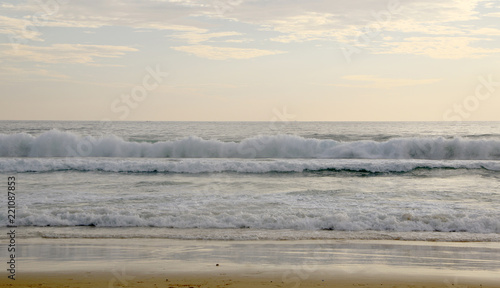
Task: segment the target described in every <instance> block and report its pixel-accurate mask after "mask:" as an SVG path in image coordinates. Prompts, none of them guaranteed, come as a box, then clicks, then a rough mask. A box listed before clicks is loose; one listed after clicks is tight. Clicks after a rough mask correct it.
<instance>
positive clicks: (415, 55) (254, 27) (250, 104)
mask: <svg viewBox="0 0 500 288" xmlns="http://www.w3.org/2000/svg"><path fill="white" fill-rule="evenodd" d="M0 64H1V65H0V93H1V94H0V99H1V103H0V104H1V105H0V119H2V120H22V119H25V120H102V119H110V120H130V121H132V120H150V121H162V120H165V121H169V120H181V121H182V120H196V121H205V120H207V121H226V120H232V121H240V120H248V121H270V120H274V119H276V117H277V115H278V114H283V113H286V114H289V115H288V117H289V118H290V119H292V118H293V119H294V120H297V121H385V120H388V121H401V120H404V121H406V120H409V121H412V120H415V121H420V120H424V121H441V120H466V121H472V120H500V112H499V111H500V1H489V0H484V1H483V0H469V1H467V0H442V1H434V0H399V1H397V0H351V1H336V0H286V1H285V0H203V1H202V0H140V1H139V0H126V1H118V0H99V1H97V0H86V1H82V0H71V1H70V0H36V1H35V0H30V1H22V0H15V1H9V0H8V1H2V4H0ZM277 111H278V112H279V113H278V112H277ZM285 111H286V112H285Z"/></svg>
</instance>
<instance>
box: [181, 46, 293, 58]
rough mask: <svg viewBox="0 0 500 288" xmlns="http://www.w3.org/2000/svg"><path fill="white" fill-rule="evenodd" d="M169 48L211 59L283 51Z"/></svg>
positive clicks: (261, 54) (195, 47)
mask: <svg viewBox="0 0 500 288" xmlns="http://www.w3.org/2000/svg"><path fill="white" fill-rule="evenodd" d="M171 48H172V49H174V50H177V51H182V52H186V53H190V54H194V55H196V56H198V57H200V58H206V59H211V60H227V59H250V58H255V57H261V56H268V55H276V54H282V53H285V52H284V51H271V50H261V49H251V48H234V47H215V46H208V45H191V46H177V47H171Z"/></svg>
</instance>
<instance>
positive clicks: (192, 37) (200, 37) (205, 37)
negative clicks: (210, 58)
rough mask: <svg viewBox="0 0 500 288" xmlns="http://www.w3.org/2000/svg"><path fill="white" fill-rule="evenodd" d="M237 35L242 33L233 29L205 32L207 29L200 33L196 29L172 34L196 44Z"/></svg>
mask: <svg viewBox="0 0 500 288" xmlns="http://www.w3.org/2000/svg"><path fill="white" fill-rule="evenodd" d="M239 35H243V34H241V33H238V32H234V31H228V32H214V33H207V31H202V32H201V33H200V32H199V31H196V32H187V33H182V34H174V35H173V37H174V38H177V39H180V40H184V41H186V42H188V43H189V44H198V43H200V42H205V41H209V40H211V39H213V38H223V37H229V36H239Z"/></svg>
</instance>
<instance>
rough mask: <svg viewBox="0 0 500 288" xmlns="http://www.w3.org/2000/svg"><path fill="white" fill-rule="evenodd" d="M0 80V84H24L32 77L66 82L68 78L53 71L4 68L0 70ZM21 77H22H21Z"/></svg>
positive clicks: (32, 68)
mask: <svg viewBox="0 0 500 288" xmlns="http://www.w3.org/2000/svg"><path fill="white" fill-rule="evenodd" d="M0 75H1V77H0V78H1V80H0V82H6V83H12V82H25V81H26V79H33V78H34V77H36V78H40V79H43V80H44V81H46V80H56V81H57V80H67V79H69V77H68V76H67V75H64V74H60V73H58V72H55V71H49V70H47V69H43V68H38V67H23V68H20V67H6V66H2V67H1V68H0ZM21 76H22V77H21Z"/></svg>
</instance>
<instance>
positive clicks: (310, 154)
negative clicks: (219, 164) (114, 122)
mask: <svg viewBox="0 0 500 288" xmlns="http://www.w3.org/2000/svg"><path fill="white" fill-rule="evenodd" d="M0 157H120V158H137V157H144V158H322V159H432V160H500V141H499V140H491V139H490V140H478V139H476V140H469V139H462V138H455V139H445V138H395V139H391V140H388V141H385V142H376V141H355V142H339V141H335V140H319V139H309V138H303V137H299V136H293V135H274V136H258V137H253V138H247V139H244V140H242V141H241V142H222V141H218V140H205V139H202V138H199V137H196V136H192V137H188V138H184V139H178V140H172V141H163V142H156V143H146V142H129V141H125V140H123V139H121V138H119V137H117V136H114V135H107V136H103V137H91V136H87V137H82V136H77V135H75V134H73V133H69V132H61V131H58V130H52V131H49V132H46V133H43V134H41V135H39V136H36V137H34V136H31V135H28V134H24V133H21V134H10V135H7V134H0Z"/></svg>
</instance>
